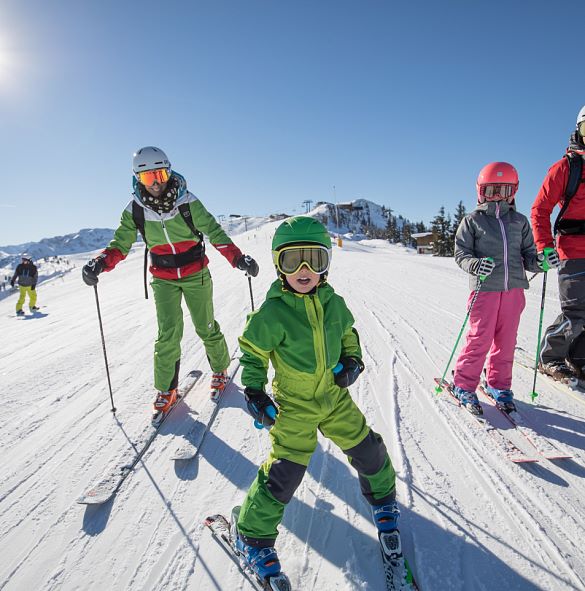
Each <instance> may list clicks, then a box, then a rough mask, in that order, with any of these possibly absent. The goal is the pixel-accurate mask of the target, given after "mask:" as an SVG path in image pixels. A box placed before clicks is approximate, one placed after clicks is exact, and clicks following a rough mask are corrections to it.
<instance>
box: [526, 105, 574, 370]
mask: <svg viewBox="0 0 585 591" xmlns="http://www.w3.org/2000/svg"><path fill="white" fill-rule="evenodd" d="M584 157H585V107H583V108H582V109H581V110H580V111H579V114H578V115H577V128H576V130H575V131H573V133H572V134H571V137H570V140H569V147H568V148H567V152H566V154H565V156H563V157H562V158H561V159H560V160H558V161H557V162H555V163H554V164H553V165H552V166H551V167H550V169H549V171H548V172H547V174H546V177H545V179H544V181H543V183H542V186H541V188H540V191H539V192H538V195H537V196H536V199H535V200H534V204H533V205H532V213H531V215H532V225H533V227H534V239H535V242H536V247H537V249H538V250H539V251H543V250H544V249H545V248H547V247H548V248H556V251H555V252H557V251H558V256H557V265H559V263H558V259H559V258H560V266H559V273H558V277H559V298H560V304H561V313H560V314H559V316H558V317H557V318H556V320H555V321H554V322H553V323H552V324H551V325H550V326H549V327H548V328H547V329H546V331H545V333H544V337H543V340H542V343H541V348H540V364H539V370H540V371H541V372H542V373H545V374H547V375H549V376H551V377H552V378H553V379H555V380H559V381H566V380H568V379H572V378H574V377H577V378H583V377H585V376H584V375H583V367H582V362H581V363H579V362H577V363H574V362H573V361H571V358H572V357H573V358H574V357H575V355H573V353H572V352H571V351H572V350H574V349H579V348H581V349H582V348H583V346H582V345H580V344H579V341H581V342H582V341H583V340H584V339H585V330H584V326H585V182H583V158H584ZM557 205H558V206H559V207H560V208H561V209H560V212H559V214H558V217H557V218H556V221H555V223H554V232H553V231H551V214H552V212H553V210H554V208H555V206H557ZM582 355H583V354H582V353H581V356H582ZM577 357H578V355H577ZM567 362H568V364H567Z"/></svg>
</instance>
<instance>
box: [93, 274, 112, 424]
mask: <svg viewBox="0 0 585 591" xmlns="http://www.w3.org/2000/svg"><path fill="white" fill-rule="evenodd" d="M93 289H94V293H95V304H96V306H97V313H98V321H99V324H100V333H101V335H102V348H103V350H104V361H105V363H106V375H107V376H108V388H109V389H110V400H111V401H112V412H113V413H115V412H116V407H115V406H114V395H113V394H112V382H111V381H110V369H109V367H108V355H107V353H106V340H105V339H104V327H103V324H102V314H101V312H100V300H99V298H98V289H97V285H94V286H93Z"/></svg>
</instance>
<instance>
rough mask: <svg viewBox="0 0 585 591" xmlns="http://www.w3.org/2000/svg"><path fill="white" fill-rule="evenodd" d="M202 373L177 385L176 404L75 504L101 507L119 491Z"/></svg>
mask: <svg viewBox="0 0 585 591" xmlns="http://www.w3.org/2000/svg"><path fill="white" fill-rule="evenodd" d="M201 375H202V373H201V372H200V371H198V370H194V371H191V372H190V373H189V374H187V376H186V377H185V378H184V379H183V380H182V382H181V384H179V388H178V390H179V393H178V396H177V402H175V404H174V405H173V406H172V407H171V408H170V410H169V411H168V412H167V413H166V414H165V415H164V417H163V419H162V420H161V421H160V422H158V423H157V424H156V425H152V424H151V423H148V425H146V426H145V428H144V429H143V431H142V432H141V433H140V435H139V436H138V437H137V438H136V440H135V441H133V442H132V443H131V447H130V448H128V449H127V450H126V451H125V453H124V454H123V455H122V456H121V457H119V458H116V460H115V461H114V462H113V464H111V465H110V467H109V469H108V471H107V472H106V475H105V476H102V477H101V478H100V479H99V480H97V481H96V482H95V483H94V484H92V485H91V486H90V487H89V488H88V489H87V490H86V491H85V492H84V493H83V494H82V495H81V496H80V497H79V498H78V499H77V502H78V503H80V504H82V505H102V504H103V503H106V502H107V501H109V500H110V499H111V498H112V497H113V496H114V495H115V494H116V493H117V492H118V491H119V490H120V487H121V486H122V484H123V483H124V481H125V480H126V478H127V477H128V476H129V475H130V474H131V473H132V472H133V470H134V468H135V467H136V465H137V464H138V463H139V462H140V460H141V459H142V457H143V456H144V454H145V453H146V451H147V450H148V448H149V447H150V445H151V443H152V442H153V441H154V439H155V437H156V436H157V435H158V433H159V431H160V429H161V427H162V426H163V425H164V424H165V423H166V422H167V421H168V419H169V417H170V416H171V415H172V414H173V411H174V410H175V408H176V407H177V405H178V404H179V402H180V401H181V400H184V398H185V397H186V396H187V394H188V393H189V392H190V390H191V389H192V388H193V386H195V384H196V383H197V382H198V380H199V378H200V377H201Z"/></svg>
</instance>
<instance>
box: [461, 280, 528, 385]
mask: <svg viewBox="0 0 585 591" xmlns="http://www.w3.org/2000/svg"><path fill="white" fill-rule="evenodd" d="M472 298H473V292H472V293H471V294H470V296H469V300H468V301H467V305H468V306H469V304H470V303H471V299H472ZM525 305H526V298H525V297H524V290H523V289H522V288H516V289H511V290H510V291H485V292H480V293H479V295H478V296H477V300H476V301H475V304H474V306H473V309H472V310H471V314H470V316H469V324H470V328H469V332H468V333H467V337H466V340H465V345H464V346H463V349H461V353H459V358H458V359H457V363H456V365H455V376H454V380H453V381H454V383H455V385H456V386H459V387H460V388H463V389H464V390H469V391H470V392H475V389H476V388H477V386H478V384H479V380H480V377H481V372H482V370H483V365H484V362H485V358H486V355H487V354H488V352H489V359H488V362H487V367H486V373H487V381H488V384H489V385H490V386H492V387H493V388H498V389H500V390H508V389H510V388H511V386H512V366H513V364H514V348H515V347H516V335H517V334H518V324H519V323H520V316H521V314H522V310H524V306H525Z"/></svg>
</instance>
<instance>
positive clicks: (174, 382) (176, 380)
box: [169, 359, 181, 390]
mask: <svg viewBox="0 0 585 591" xmlns="http://www.w3.org/2000/svg"><path fill="white" fill-rule="evenodd" d="M180 368H181V360H180V359H179V360H178V361H177V363H175V375H174V376H173V379H172V380H171V385H170V386H169V390H175V389H176V388H178V387H179V369H180Z"/></svg>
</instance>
